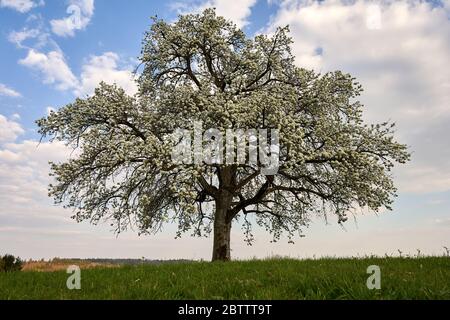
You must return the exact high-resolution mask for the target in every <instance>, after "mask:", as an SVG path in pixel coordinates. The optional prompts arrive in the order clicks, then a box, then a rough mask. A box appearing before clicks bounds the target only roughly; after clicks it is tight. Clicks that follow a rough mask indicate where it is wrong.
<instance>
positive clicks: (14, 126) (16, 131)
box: [0, 114, 25, 144]
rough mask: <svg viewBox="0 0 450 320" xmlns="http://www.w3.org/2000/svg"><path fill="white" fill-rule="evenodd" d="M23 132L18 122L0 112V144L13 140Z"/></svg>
mask: <svg viewBox="0 0 450 320" xmlns="http://www.w3.org/2000/svg"><path fill="white" fill-rule="evenodd" d="M23 133H25V131H24V130H23V129H22V127H21V126H20V124H19V123H17V122H15V121H11V120H8V118H6V117H5V116H3V115H1V114H0V144H2V143H6V142H11V141H15V140H16V139H17V137H18V136H19V135H21V134H23Z"/></svg>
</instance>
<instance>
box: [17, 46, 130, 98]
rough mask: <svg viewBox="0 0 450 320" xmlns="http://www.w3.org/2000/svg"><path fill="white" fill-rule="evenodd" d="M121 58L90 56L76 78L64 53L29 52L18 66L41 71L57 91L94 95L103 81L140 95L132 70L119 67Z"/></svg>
mask: <svg viewBox="0 0 450 320" xmlns="http://www.w3.org/2000/svg"><path fill="white" fill-rule="evenodd" d="M119 60H120V58H119V56H118V55H117V54H116V53H113V52H106V53H104V54H102V55H99V56H95V55H93V56H91V57H90V58H89V60H88V61H87V62H86V63H84V64H83V66H82V72H81V75H80V77H79V78H77V77H76V76H75V75H74V74H73V72H72V70H71V68H70V67H69V65H68V64H67V62H66V59H65V58H64V55H63V53H62V52H61V51H56V50H55V51H50V52H49V53H47V54H45V53H42V52H39V51H37V50H34V49H30V50H29V52H28V55H27V57H25V58H24V59H22V60H20V61H19V63H20V64H21V65H23V66H26V67H29V68H31V69H33V70H36V71H38V72H39V73H40V74H41V75H42V76H43V79H44V83H47V84H53V85H55V86H56V88H57V89H58V90H71V91H73V93H74V94H75V95H77V96H79V95H91V94H92V93H93V92H94V89H95V88H96V87H97V86H98V84H99V83H100V82H101V81H104V82H106V83H108V84H113V83H115V84H117V85H118V86H120V87H122V88H123V89H124V90H125V91H126V92H127V93H128V94H130V95H134V94H135V93H136V92H137V85H136V82H135V81H134V77H133V74H132V72H131V71H130V69H129V68H122V67H120V66H119V62H120V61H119Z"/></svg>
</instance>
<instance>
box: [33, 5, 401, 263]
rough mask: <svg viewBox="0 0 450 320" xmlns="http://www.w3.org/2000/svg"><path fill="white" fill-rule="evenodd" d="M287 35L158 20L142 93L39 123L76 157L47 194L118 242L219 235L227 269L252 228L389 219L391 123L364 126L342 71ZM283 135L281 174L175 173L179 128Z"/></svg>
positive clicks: (75, 107)
mask: <svg viewBox="0 0 450 320" xmlns="http://www.w3.org/2000/svg"><path fill="white" fill-rule="evenodd" d="M288 32H289V31H288V28H287V27H286V28H279V29H277V30H276V32H275V33H274V34H273V35H271V36H267V35H258V36H256V37H254V38H253V39H249V38H248V37H246V35H245V34H244V33H243V32H242V31H241V30H239V29H238V28H237V27H236V26H235V25H234V24H233V23H232V22H230V21H227V20H225V19H224V18H222V17H219V16H217V15H216V14H215V11H214V10H212V9H207V10H205V11H204V12H203V13H201V14H189V15H182V16H180V17H179V19H178V20H177V21H176V22H174V23H171V24H169V23H166V22H164V21H162V20H158V19H156V18H155V19H154V21H153V24H152V26H151V28H150V30H149V31H148V32H147V33H146V35H145V37H144V40H143V49H142V54H141V66H140V67H142V68H141V69H140V70H141V72H140V74H139V79H138V85H139V93H138V94H136V95H135V96H128V95H127V94H126V93H125V92H124V90H122V89H121V88H118V87H117V86H115V85H107V84H104V83H102V84H100V86H99V87H98V88H97V89H96V90H95V93H94V94H93V95H92V96H89V97H86V98H79V99H76V100H75V102H73V103H72V104H69V105H67V106H65V107H62V108H61V109H59V110H58V111H56V112H52V113H51V114H50V115H49V116H47V117H45V118H43V119H40V120H38V121H37V124H38V126H39V130H40V133H41V134H42V135H43V136H44V137H45V136H48V137H50V139H51V140H53V139H56V140H60V141H63V142H65V143H66V144H67V145H69V146H71V147H73V148H75V149H78V152H76V153H75V154H76V156H74V157H72V158H71V159H69V160H68V161H67V162H64V163H58V164H52V175H54V177H55V183H54V184H53V185H50V195H51V196H53V197H54V198H55V201H56V202H57V203H63V204H65V205H66V206H67V207H71V208H73V209H74V216H73V218H74V219H76V220H77V221H78V222H80V221H84V220H89V221H91V222H92V223H97V222H99V221H100V220H105V219H106V220H108V221H110V222H111V225H112V226H113V227H114V229H115V230H116V232H118V233H120V232H122V231H124V230H126V229H127V228H129V227H130V226H132V225H133V226H135V227H136V228H137V229H138V230H139V232H140V233H144V234H145V233H152V232H156V231H159V230H161V227H162V226H163V225H164V223H174V222H175V223H177V224H178V226H179V231H178V235H181V234H182V233H183V232H187V231H192V234H193V235H197V236H203V235H207V234H209V233H210V232H211V231H213V238H214V240H213V241H214V242H213V253H212V260H229V259H230V231H231V227H232V225H233V224H234V225H236V224H241V226H242V228H243V231H244V233H245V236H246V240H247V241H248V243H249V244H251V243H252V241H253V235H252V229H251V227H252V224H258V225H259V226H260V227H263V228H265V229H266V230H267V231H269V232H271V233H272V234H273V236H274V240H278V239H279V238H280V236H281V235H282V234H283V233H284V234H286V236H287V238H288V239H289V241H292V238H293V236H295V235H301V230H302V229H303V228H304V227H305V226H307V225H308V223H309V221H310V218H311V217H312V216H314V215H317V214H321V215H324V214H325V215H335V216H336V217H337V222H338V223H343V222H345V221H346V219H347V214H348V213H349V212H350V211H351V210H353V209H356V208H369V209H371V210H374V211H377V210H379V209H380V208H383V207H385V208H388V209H389V208H390V205H391V204H392V200H393V197H394V196H395V193H396V189H395V187H394V185H393V181H392V176H391V174H390V170H391V168H392V167H393V165H394V164H395V163H404V162H406V161H407V160H408V159H409V154H408V152H407V148H406V146H405V145H402V144H399V143H397V142H396V141H395V140H394V139H393V125H392V124H389V123H382V124H376V125H367V124H364V123H363V120H362V105H361V103H360V102H359V101H358V100H357V97H358V96H359V94H360V93H361V91H362V89H361V86H360V85H359V84H358V83H357V82H356V81H355V79H354V78H352V77H351V76H350V75H348V74H344V73H342V72H339V71H337V72H330V73H326V74H317V73H315V72H313V71H309V70H305V69H302V68H299V67H297V66H296V65H295V64H294V56H293V55H292V54H291V48H290V45H291V42H292V41H291V39H290V37H289V35H288ZM196 121H201V122H202V123H203V126H204V128H217V129H218V130H222V131H225V130H227V129H236V128H242V129H251V128H253V129H260V128H267V129H277V130H278V131H279V151H278V153H279V168H278V171H277V172H276V173H275V174H273V175H265V174H262V173H261V168H260V167H258V165H257V163H256V164H255V163H249V164H245V163H244V164H242V163H231V164H230V163H226V164H217V163H212V164H207V163H182V164H180V163H178V164H175V163H174V162H173V161H172V159H171V154H172V151H173V148H174V147H175V145H176V144H177V142H176V140H174V139H173V134H174V132H175V131H176V130H177V129H179V128H184V129H192V130H193V129H194V128H193V124H194V122H196Z"/></svg>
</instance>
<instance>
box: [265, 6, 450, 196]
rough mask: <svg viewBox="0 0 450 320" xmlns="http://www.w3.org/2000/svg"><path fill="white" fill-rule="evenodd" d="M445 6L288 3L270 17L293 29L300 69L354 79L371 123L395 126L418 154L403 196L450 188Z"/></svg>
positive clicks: (449, 34)
mask: <svg viewBox="0 0 450 320" xmlns="http://www.w3.org/2000/svg"><path fill="white" fill-rule="evenodd" d="M446 6H447V9H446V8H445V6H436V5H434V6H433V4H432V3H430V2H425V1H419V0H410V1H378V2H377V1H363V0H359V1H344V0H342V1H340V0H331V1H323V2H318V1H310V0H308V1H300V0H298V1H295V0H294V1H284V2H281V3H280V8H279V10H278V12H277V13H276V15H275V16H274V17H273V18H272V21H271V24H270V26H269V27H268V29H267V31H268V32H273V31H274V28H275V26H285V25H289V26H290V29H291V33H292V36H293V38H294V41H295V43H294V45H293V54H294V55H295V56H296V62H297V64H298V65H299V66H302V67H307V68H313V69H316V70H317V71H321V72H326V71H332V70H336V69H338V70H343V71H345V72H350V73H351V74H352V75H354V76H355V77H356V78H357V79H358V81H359V82H361V84H362V85H363V87H364V89H365V92H364V93H363V94H362V97H361V100H362V102H363V103H364V104H365V105H366V108H365V117H366V118H367V119H368V120H369V121H371V122H379V121H384V120H392V121H395V122H396V123H397V127H398V131H397V137H399V139H400V141H402V142H406V143H408V145H410V146H411V149H412V151H414V153H413V162H412V163H411V165H408V166H403V167H401V168H399V170H396V175H397V176H398V179H397V180H398V182H399V185H400V187H401V188H400V191H407V192H433V191H443V190H449V189H450V176H449V175H448V174H445V173H448V172H450V160H449V159H450V157H449V156H450V151H447V150H450V141H449V140H448V139H447V138H446V136H447V135H448V133H447V130H448V127H450V108H449V106H450V72H449V71H448V67H447V66H448V61H449V57H450V21H449V13H450V11H449V10H448V8H449V7H448V1H447V2H446Z"/></svg>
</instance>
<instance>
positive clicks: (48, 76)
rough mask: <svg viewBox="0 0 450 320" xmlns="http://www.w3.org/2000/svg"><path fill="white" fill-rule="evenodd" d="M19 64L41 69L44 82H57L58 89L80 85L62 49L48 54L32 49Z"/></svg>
mask: <svg viewBox="0 0 450 320" xmlns="http://www.w3.org/2000/svg"><path fill="white" fill-rule="evenodd" d="M19 64H21V65H23V66H26V67H29V68H31V69H34V70H37V71H39V72H40V73H41V74H42V76H43V77H44V82H45V83H48V84H55V85H56V88H57V89H58V90H68V89H73V88H76V87H77V86H78V80H77V78H76V77H75V75H74V74H73V73H72V70H71V69H70V68H69V66H68V65H67V63H66V60H65V58H64V55H63V54H62V52H61V51H50V52H49V53H48V54H45V53H42V52H39V51H37V50H34V49H31V50H29V51H28V55H27V56H26V57H25V58H24V59H22V60H20V61H19Z"/></svg>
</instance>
